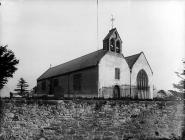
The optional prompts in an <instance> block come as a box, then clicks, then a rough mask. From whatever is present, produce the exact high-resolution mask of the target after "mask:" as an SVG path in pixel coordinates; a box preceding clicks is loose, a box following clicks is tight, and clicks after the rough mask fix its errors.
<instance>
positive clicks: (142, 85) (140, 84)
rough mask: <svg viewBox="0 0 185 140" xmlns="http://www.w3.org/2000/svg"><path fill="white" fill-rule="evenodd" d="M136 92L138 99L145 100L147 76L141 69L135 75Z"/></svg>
mask: <svg viewBox="0 0 185 140" xmlns="http://www.w3.org/2000/svg"><path fill="white" fill-rule="evenodd" d="M137 90H138V94H139V95H137V98H138V96H140V98H147V91H148V76H147V74H146V72H145V71H144V70H143V69H142V70H140V71H139V73H138V75H137Z"/></svg>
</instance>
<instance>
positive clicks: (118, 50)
mask: <svg viewBox="0 0 185 140" xmlns="http://www.w3.org/2000/svg"><path fill="white" fill-rule="evenodd" d="M116 52H117V53H120V41H119V40H118V41H116Z"/></svg>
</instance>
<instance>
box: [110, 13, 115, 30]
mask: <svg viewBox="0 0 185 140" xmlns="http://www.w3.org/2000/svg"><path fill="white" fill-rule="evenodd" d="M114 20H115V18H114V17H113V15H111V19H110V21H111V22H112V29H113V27H114Z"/></svg>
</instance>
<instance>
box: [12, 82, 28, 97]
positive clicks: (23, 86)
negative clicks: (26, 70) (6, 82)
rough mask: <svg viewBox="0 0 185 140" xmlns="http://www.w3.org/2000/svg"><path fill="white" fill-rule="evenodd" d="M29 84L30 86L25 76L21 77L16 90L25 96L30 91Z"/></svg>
mask: <svg viewBox="0 0 185 140" xmlns="http://www.w3.org/2000/svg"><path fill="white" fill-rule="evenodd" d="M28 86H29V85H28V83H27V82H26V81H25V80H24V79H23V78H20V80H19V82H18V84H17V88H16V89H15V91H17V93H18V94H19V95H21V96H24V95H26V94H27V93H28V91H29V90H28Z"/></svg>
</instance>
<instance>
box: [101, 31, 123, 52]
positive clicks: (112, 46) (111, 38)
mask: <svg viewBox="0 0 185 140" xmlns="http://www.w3.org/2000/svg"><path fill="white" fill-rule="evenodd" d="M103 50H106V51H111V52H114V53H119V54H121V53H122V40H121V38H120V36H119V34H118V32H117V30H116V28H113V29H111V30H110V31H109V33H108V34H107V35H106V37H105V38H104V40H103Z"/></svg>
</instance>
